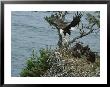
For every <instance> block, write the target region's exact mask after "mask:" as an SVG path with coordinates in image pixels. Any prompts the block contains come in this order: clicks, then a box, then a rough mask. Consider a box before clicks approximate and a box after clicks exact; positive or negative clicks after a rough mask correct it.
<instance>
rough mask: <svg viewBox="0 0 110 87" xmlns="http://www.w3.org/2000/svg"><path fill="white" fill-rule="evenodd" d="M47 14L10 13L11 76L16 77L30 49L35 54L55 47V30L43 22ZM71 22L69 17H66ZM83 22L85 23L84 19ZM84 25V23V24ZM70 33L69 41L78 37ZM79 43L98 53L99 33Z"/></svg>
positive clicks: (28, 55)
mask: <svg viewBox="0 0 110 87" xmlns="http://www.w3.org/2000/svg"><path fill="white" fill-rule="evenodd" d="M49 15H50V13H48V12H32V11H12V12H11V75H12V77H18V76H19V73H20V72H21V70H22V68H23V67H25V64H26V60H27V59H28V58H29V57H30V55H31V53H32V49H35V50H36V51H37V52H38V51H39V50H40V49H41V48H43V47H46V45H49V46H53V47H55V46H56V45H57V41H58V34H57V30H56V29H52V28H51V26H50V25H49V24H48V23H47V22H46V21H45V20H44V17H45V16H49ZM67 19H68V20H71V15H68V16H67ZM82 21H83V22H86V20H85V19H84V17H83V18H82ZM85 24H86V23H85ZM78 34H79V33H78V31H77V30H76V31H72V35H71V37H70V39H72V38H73V37H75V36H76V35H78ZM79 41H82V42H83V43H84V44H86V45H89V46H90V47H91V49H92V50H93V51H96V52H100V33H99V34H98V35H96V34H94V33H93V34H90V35H88V36H86V37H84V38H82V39H80V40H79Z"/></svg>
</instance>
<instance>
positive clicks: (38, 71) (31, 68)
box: [20, 49, 50, 77]
mask: <svg viewBox="0 0 110 87" xmlns="http://www.w3.org/2000/svg"><path fill="white" fill-rule="evenodd" d="M39 52H40V56H39V57H37V55H36V54H35V52H34V50H33V51H32V55H31V57H30V58H29V60H27V62H26V67H25V68H24V69H22V71H21V73H20V76H23V77H27V76H31V77H38V76H41V75H42V74H43V73H44V72H45V71H46V70H47V69H49V68H50V66H49V64H48V62H47V60H48V58H49V55H50V52H49V50H47V49H41V50H40V51H39Z"/></svg>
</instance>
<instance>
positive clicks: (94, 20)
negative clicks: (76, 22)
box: [86, 11, 100, 28]
mask: <svg viewBox="0 0 110 87" xmlns="http://www.w3.org/2000/svg"><path fill="white" fill-rule="evenodd" d="M94 14H95V16H94V15H93V14H90V13H87V14H86V15H87V20H88V22H89V24H94V23H95V24H96V25H97V27H98V28H100V12H99V11H96V12H94Z"/></svg>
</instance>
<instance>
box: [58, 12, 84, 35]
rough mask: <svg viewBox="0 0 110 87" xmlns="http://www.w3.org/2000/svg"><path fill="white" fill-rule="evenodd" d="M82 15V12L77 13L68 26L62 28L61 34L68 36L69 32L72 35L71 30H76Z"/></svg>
mask: <svg viewBox="0 0 110 87" xmlns="http://www.w3.org/2000/svg"><path fill="white" fill-rule="evenodd" d="M81 17H82V14H81V13H80V14H78V12H77V14H75V17H74V16H73V20H72V22H71V23H70V24H69V25H67V26H66V27H64V28H63V29H60V34H62V33H63V34H64V36H66V33H68V34H69V35H71V30H75V27H76V26H77V25H78V26H79V23H80V21H81Z"/></svg>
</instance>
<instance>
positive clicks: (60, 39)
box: [57, 29, 62, 48]
mask: <svg viewBox="0 0 110 87" xmlns="http://www.w3.org/2000/svg"><path fill="white" fill-rule="evenodd" d="M57 30H58V35H59V40H58V46H59V48H61V47H62V35H61V34H60V29H57Z"/></svg>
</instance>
